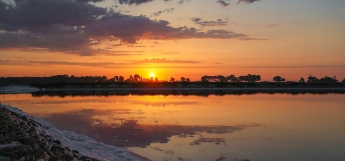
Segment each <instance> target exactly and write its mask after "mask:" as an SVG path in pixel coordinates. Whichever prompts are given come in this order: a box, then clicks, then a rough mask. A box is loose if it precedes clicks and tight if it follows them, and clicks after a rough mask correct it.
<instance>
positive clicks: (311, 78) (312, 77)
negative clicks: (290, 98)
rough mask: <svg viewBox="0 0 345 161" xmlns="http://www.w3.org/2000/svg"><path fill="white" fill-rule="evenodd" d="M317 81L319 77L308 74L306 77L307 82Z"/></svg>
mask: <svg viewBox="0 0 345 161" xmlns="http://www.w3.org/2000/svg"><path fill="white" fill-rule="evenodd" d="M318 81H319V79H318V78H316V77H314V76H309V77H308V83H316V82H318Z"/></svg>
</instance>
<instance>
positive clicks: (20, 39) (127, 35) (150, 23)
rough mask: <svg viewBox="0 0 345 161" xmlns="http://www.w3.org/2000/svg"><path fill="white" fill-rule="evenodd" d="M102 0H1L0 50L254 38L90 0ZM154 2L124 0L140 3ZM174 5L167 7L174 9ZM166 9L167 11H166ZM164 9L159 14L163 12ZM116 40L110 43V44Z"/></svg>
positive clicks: (77, 50) (83, 49)
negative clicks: (9, 1)
mask: <svg viewBox="0 0 345 161" xmlns="http://www.w3.org/2000/svg"><path fill="white" fill-rule="evenodd" d="M98 1H99V0H80V1H75V0H25V1H24V0H15V5H10V4H6V3H4V2H2V1H0V30H1V31H2V32H0V50H4V49H6V50H7V49H20V50H25V51H29V50H31V49H41V50H46V51H54V52H55V51H56V52H63V53H73V54H79V55H93V54H106V53H107V54H109V53H111V51H108V49H107V48H103V49H97V48H96V45H99V44H104V43H107V42H110V41H119V42H121V44H135V43H136V42H137V41H138V40H176V39H192V38H200V39H205V38H209V39H239V40H255V39H254V38H249V37H248V36H247V35H245V34H238V33H234V32H232V31H226V30H209V31H206V32H203V31H199V30H197V29H195V28H188V27H171V26H169V22H168V21H164V20H159V21H157V20H151V19H149V18H148V17H146V16H129V15H124V14H121V13H115V12H114V11H112V10H111V9H110V10H107V9H106V8H101V7H96V6H95V5H92V4H89V3H81V2H98ZM145 2H149V1H144V0H142V1H139V0H137V1H128V0H127V1H121V3H127V4H140V3H145ZM171 11H173V8H170V9H167V10H164V11H163V12H171ZM161 13H162V12H161ZM159 14H160V13H158V15H159ZM196 23H199V24H200V25H205V26H207V25H212V24H214V25H223V24H224V23H226V22H224V21H222V20H218V21H200V20H198V21H196ZM116 46H117V45H114V44H112V45H109V49H110V48H113V47H116Z"/></svg>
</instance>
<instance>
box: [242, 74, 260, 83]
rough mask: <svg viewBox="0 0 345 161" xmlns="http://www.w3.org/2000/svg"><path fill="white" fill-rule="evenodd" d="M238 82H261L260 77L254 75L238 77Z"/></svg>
mask: <svg viewBox="0 0 345 161" xmlns="http://www.w3.org/2000/svg"><path fill="white" fill-rule="evenodd" d="M238 80H240V81H241V82H243V81H246V82H257V81H260V80H261V76H260V75H255V74H248V75H246V76H239V77H238Z"/></svg>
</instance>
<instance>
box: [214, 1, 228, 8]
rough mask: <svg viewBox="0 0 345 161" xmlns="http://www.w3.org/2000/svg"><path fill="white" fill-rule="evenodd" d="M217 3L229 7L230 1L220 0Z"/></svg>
mask: <svg viewBox="0 0 345 161" xmlns="http://www.w3.org/2000/svg"><path fill="white" fill-rule="evenodd" d="M217 3H218V4H220V5H221V6H223V7H227V6H229V5H230V4H229V3H227V2H225V1H224V0H218V1H217Z"/></svg>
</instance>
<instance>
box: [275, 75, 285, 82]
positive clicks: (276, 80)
mask: <svg viewBox="0 0 345 161" xmlns="http://www.w3.org/2000/svg"><path fill="white" fill-rule="evenodd" d="M273 81H275V82H284V81H285V78H282V77H281V76H275V77H273Z"/></svg>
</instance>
